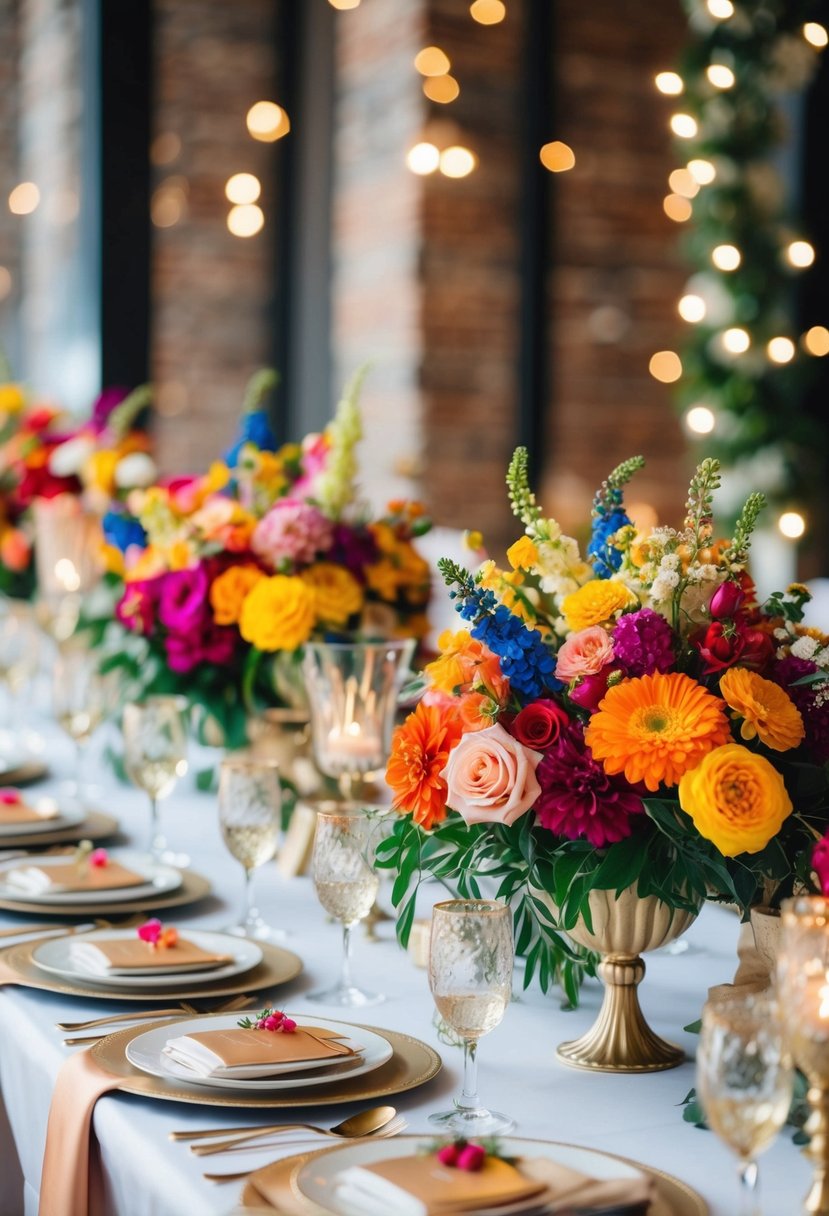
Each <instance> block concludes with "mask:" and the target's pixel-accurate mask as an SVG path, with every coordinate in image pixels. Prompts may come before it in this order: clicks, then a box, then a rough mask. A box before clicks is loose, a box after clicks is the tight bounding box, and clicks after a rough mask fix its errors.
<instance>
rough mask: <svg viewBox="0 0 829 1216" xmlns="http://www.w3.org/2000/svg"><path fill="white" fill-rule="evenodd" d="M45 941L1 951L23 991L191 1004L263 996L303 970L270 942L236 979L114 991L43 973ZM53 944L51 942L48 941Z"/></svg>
mask: <svg viewBox="0 0 829 1216" xmlns="http://www.w3.org/2000/svg"><path fill="white" fill-rule="evenodd" d="M43 940H45V939H43V938H37V939H36V940H35V941H30V942H21V943H20V944H19V945H16V946H7V947H6V949H5V950H0V963H3V964H5V965H6V966H7V967H10V968H11V969H12V971H14V973H15V975H17V976H19V977H20V978H19V983H20V985H21V987H23V988H42V989H44V991H46V992H61V993H64V994H65V995H66V996H82V997H86V998H89V997H92V998H94V999H95V1000H99V1001H141V1002H146V1001H161V1002H162V1003H165V1004H166V1003H168V1002H169V1001H171V1000H172V1001H183V1000H189V999H190V998H192V997H199V998H201V997H212V996H237V995H238V994H239V993H242V992H260V991H262V990H263V989H266V988H276V987H277V986H278V985H280V984H287V983H288V981H289V980H292V979H295V978H296V976H298V975H299V973H300V971H301V970H302V959H301V958H300V957H299V956H298V955H296V954H292V953H291V951H290V950H283V949H282V948H281V946H269V945H268V943H267V942H257V943H256V944H257V946H259V948H260V949H261V951H262V961H261V963H258V964H257V965H256V966H255V967H252V968H251V969H250V971H243V972H242V974H241V975H234V976H232V977H229V978H228V979H225V980H213V981H212V983H211V982H208V981H203V982H201V983H197V982H191V983H190V984H188V983H186V982H184V983H183V984H182V987H181V988H170V987H166V988H159V987H158V985H156V986H155V987H153V986H152V985H151V984H147V985H146V987H144V988H119V989H116V988H111V987H110V986H109V985H107V986H106V987H104V986H103V985H101V986H97V985H95V984H92V983H75V982H73V981H72V980H70V979H68V978H67V977H65V976H59V975H55V974H54V973H53V972H51V971H43V970H42V969H41V968H40V967H38V965H37V963H36V962H35V961H34V958H33V957H32V955H33V953H34V951H35V950H36V949H37V947H38V946H39V945H40V944H41V942H42V941H43ZM49 940H51V939H49Z"/></svg>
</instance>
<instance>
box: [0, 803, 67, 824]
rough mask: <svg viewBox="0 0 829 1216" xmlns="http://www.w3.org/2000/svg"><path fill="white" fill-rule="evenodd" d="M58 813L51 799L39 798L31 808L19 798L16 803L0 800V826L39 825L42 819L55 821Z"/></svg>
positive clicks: (55, 804)
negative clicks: (16, 824) (17, 824)
mask: <svg viewBox="0 0 829 1216" xmlns="http://www.w3.org/2000/svg"><path fill="white" fill-rule="evenodd" d="M59 814H60V812H59V810H58V807H57V803H55V802H53V801H52V799H51V798H41V799H40V801H39V802H36V803H35V804H34V805H33V806H30V805H29V803H28V802H24V801H23V799H22V798H21V799H20V800H19V801H18V802H7V801H3V800H2V799H0V824H3V825H9V826H10V825H12V824H15V823H41V822H42V821H43V820H44V819H57V818H58V816H59Z"/></svg>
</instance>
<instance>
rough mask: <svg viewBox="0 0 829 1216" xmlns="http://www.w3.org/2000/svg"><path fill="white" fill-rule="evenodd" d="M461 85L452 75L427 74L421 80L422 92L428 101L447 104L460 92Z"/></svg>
mask: <svg viewBox="0 0 829 1216" xmlns="http://www.w3.org/2000/svg"><path fill="white" fill-rule="evenodd" d="M460 91H461V86H460V85H459V84H458V82H457V80H456V79H455V77H454V76H448V75H447V76H427V77H426V79H425V80H424V81H423V92H424V93H425V94H426V96H427V97H428V98H429V100H430V101H436V102H438V103H439V104H440V105H442V106H445V105H448V103H449V102H450V101H454V100H455V98H456V97H457V96H458V95H459V94H460Z"/></svg>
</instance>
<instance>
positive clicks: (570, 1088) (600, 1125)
mask: <svg viewBox="0 0 829 1216" xmlns="http://www.w3.org/2000/svg"><path fill="white" fill-rule="evenodd" d="M48 753H49V759H50V762H51V763H52V765H53V771H54V772H55V774H56V778H57V777H60V776H61V774H62V773H63V772H66V771H67V770H68V768H69V752H68V749H67V748H66V747H65V746H64V744H63V742H62V740H59V739H57V738H55V737H53V736H51V735H50V736H49V747H48ZM93 771H97V775H98V777H99V780H100V785H101V790H100V793H99V796H98V799H97V805H99V806H100V808H101V809H102V810H106V811H109V812H112V813H114V814H116V815H117V816H118V817H119V818H120V820H121V822H122V824H123V825H124V828H125V829H126V833H127V835H128V836H129V837H130V838H131V841H132V842H133V843H137V844H139V845H143V844H144V842H145V837H146V829H147V823H146V819H147V812H146V808H145V804H144V800H143V798H142V796H141V795H139V794H138V793H137V792H135V791H133V790H130V789H124V788H123V787H121V786H119V785H117V784H116V783H115V781H114V780H113V779H112V778H110V777H108V776H107V774H106V772H105V771H104V770H103V769H102V768H100V767H99V768H98V769H97V770H93ZM52 788H57V785H56V779H53V782H52ZM162 816H163V823H164V827H165V829H166V831H167V834H168V836H169V838H170V842H171V845H172V846H173V847H174V848H183V849H186V850H187V851H188V852H189V853H190V854H191V856H192V859H193V867H194V868H195V869H197V870H198V871H200V872H201V873H204V874H206V875H208V876H209V877H210V879H211V880H212V882H213V884H214V890H215V892H216V895H215V897H213V898H211V899H209V900H207V901H205V902H204V903H203V904H201V905H197V906H196V907H195V908H193V909H184V910H176V914H175V921H176V923H179V924H193V925H199V926H203V927H205V928H216V927H220V926H221V925H222V924H223V923H227V922H228V919H229V916H230V914H231V907H232V910H233V911H235V910H236V909H235V904H236V901H237V899H238V898H239V896H240V895H241V868H240V867H239V865H238V864H237V863H236V862H234V861H233V860H232V859H231V858H230V857H229V856H228V855H227V854H226V853H225V851H224V849H223V846H222V844H221V841H220V837H219V832H218V827H217V815H216V807H215V799H214V798H212V797H210V796H208V795H202V794H198V793H195V792H194V791H193V789H192V788H191V787H190V786H189V782H185V783H183V784H182V786H181V788H180V789H179V790H178V791H176V792H175V793H174V794H173V796H172V797H171V798H170V799H169V800H168V801H167V802H165V803H164V804H163V806H162ZM256 892H257V896H258V902H259V904H260V907H261V909H262V911H263V912H264V913H265V914H266V915H267V916H268V917H269V918H270V920H271V922H272V923H274V924H279V925H282V926H284V927H286V928H287V929H289V930H290V932H291V937H290V940H289V941H288V942H286V946H288V948H290V949H292V950H295V951H296V952H297V953H298V954H300V955H301V957H302V958H303V960H304V963H305V970H304V972H303V974H302V975H301V976H300V977H299V978H298V979H297V980H295V981H294V982H293V983H292V984H290V985H288V986H287V987H286V988H284V989H283V990H282V991H281V993H280V998H279V999H280V1003H281V1004H282V1005H283V1007H284V1008H286V1009H287V1010H288V1011H289V1012H290V1013H291V1014H292V1015H294V1016H296V1015H297V1014H298V1013H303V1012H304V1011H305V1009H306V1006H305V1005H304V1003H303V993H304V992H307V991H309V990H310V989H311V988H312V987H316V986H319V985H320V984H321V983H324V982H325V981H328V980H331V979H332V978H333V976H334V973H335V971H336V969H337V967H338V962H339V946H340V935H339V931H338V928H337V927H336V926H334V925H331V924H329V923H326V920H325V917H324V915H323V913H322V910H321V909H320V907H319V905H318V904H317V903H316V901H315V898H314V893H313V890H312V888H311V884H310V882H309V881H308V880H307V879H292V880H287V879H284V878H282V877H281V876H280V875H279V874H278V873H277V871H276V869H275V867H274V866H273V865H272V864H271V865H267V866H265V867H263V868H262V869H261V870H260V871H259V873H258V875H257V877H256ZM439 897H440V896H439V894H438V895H436V898H439ZM12 923H14V917H12V916H11V915H9V914H0V924H3V925H6V924H12ZM381 933H384V934H385V935H386V938H387V940H384V941H382V942H381V943H378V944H370V943H368V942H366V941H364V940H363V937H362V934H361V932H360V931H359V930H358V931H357V933H356V934H355V937H356V943H355V945H356V948H355V960H354V965H355V972H356V978H357V980H358V981H359V982H362V983H364V984H365V985H366V986H367V987H371V988H373V989H375V990H381V991H383V992H385V993H386V994H387V996H388V999H387V1001H386V1002H385V1003H384V1004H382V1005H379V1006H377V1007H375V1008H372V1009H369V1010H367V1011H366V1012H365V1015H364V1018H363V1020H364V1021H366V1022H367V1023H370V1024H372V1023H373V1024H375V1025H377V1026H386V1027H389V1028H391V1029H395V1030H402V1031H406V1032H408V1033H409V1034H413V1035H416V1036H418V1037H420V1038H422V1039H425V1040H426V1041H427V1042H429V1043H431V1044H432V1045H433V1046H435V1047H436V1048H437V1049H438V1051H439V1052H440V1053H441V1055H442V1056H443V1060H444V1068H443V1071H442V1073H441V1074H440V1076H439V1077H437V1078H436V1079H435V1080H434V1081H433V1082H431V1084H429V1085H428V1086H426V1087H424V1088H423V1089H421V1090H415V1091H413V1092H411V1093H408V1094H403V1095H401V1096H400V1097H399V1098H397V1099H392V1101H393V1102H394V1103H395V1105H396V1106H397V1107H398V1109H399V1110H401V1111H402V1112H404V1113H405V1115H406V1117H407V1119H408V1121H409V1126H410V1129H411V1130H412V1131H414V1132H416V1133H420V1132H424V1133H425V1132H426V1131H427V1123H426V1116H427V1115H428V1114H429V1112H430V1111H434V1110H436V1109H443V1108H445V1107H446V1106H447V1105H448V1104H449V1102H450V1100H451V1098H452V1096H453V1095H454V1094H455V1093H456V1092H457V1091H458V1088H459V1083H460V1078H461V1057H460V1051H459V1049H457V1048H454V1047H446V1046H444V1045H442V1044H441V1043H440V1042H439V1040H438V1037H437V1034H436V1030H435V1026H434V1022H433V1016H434V1009H433V1005H432V1002H431V999H430V995H429V989H428V984H427V979H426V974H425V972H424V971H422V970H418V969H417V968H415V967H414V966H413V964H412V962H411V961H410V959H409V958H408V957H407V955H406V954H404V953H403V952H402V951H401V950H400V949H399V947H398V946H397V944H396V942H395V941H394V938H393V932H392V926H391V925H385V926H381ZM736 937H737V921H736V918H735V917H733V916H732V915H730V914H729V913H727V912H724V911H722V910H720V909H717V908H713V907H709V908H706V909H705V911H704V913H703V915H702V916H701V917H700V918H699V920H698V921H697V923H696V924H695V925H694V926H693V927H692V928H691V930H690V931H689V932H688V934H687V935H686V940H687V941H688V943H689V947H690V949H689V950H688V952H686V953H685V954H681V955H677V956H671V955H666V954H657V955H649V956H648V960H647V967H648V974H647V977H646V979H645V982H644V984H643V985H642V987H641V989H640V994H641V998H642V1005H643V1007H644V1009H645V1012H646V1015H647V1016H648V1018H649V1020H650V1022H651V1024H652V1026H653V1027H654V1029H655V1030H656V1031H657V1032H658V1033H660V1034H662V1035H664V1036H665V1037H668V1038H671V1039H673V1040H674V1041H675V1042H680V1043H682V1044H683V1045H684V1046H685V1047H686V1049H687V1051H688V1052H689V1053H690V1054H691V1055H693V1051H694V1043H695V1041H694V1037H693V1036H691V1035H687V1034H685V1033H684V1032H683V1031H682V1027H683V1026H685V1025H687V1024H688V1023H690V1022H691V1021H693V1020H694V1019H695V1018H697V1017H698V1015H699V1010H700V1006H701V1003H702V1000H703V999H704V995H705V992H706V990H707V988H708V986H709V985H710V984H713V983H718V982H721V981H725V980H729V979H731V977H732V975H733V972H734V967H735V943H736ZM3 944H6V943H5V942H4V943H3ZM520 985H521V978H520V971H519V972H517V973H516V998H515V1000H514V1002H513V1004H512V1005H511V1007H510V1009H509V1010H508V1013H507V1016H506V1018H505V1019H504V1021H503V1023H502V1025H501V1026H500V1027H498V1028H497V1029H496V1030H495V1031H493V1032H492V1034H490V1035H488V1036H487V1037H486V1038H485V1039H484V1040H483V1041H482V1044H481V1048H480V1052H479V1061H480V1092H481V1097H482V1099H483V1100H484V1101H485V1102H486V1103H488V1104H490V1105H491V1106H492V1107H493V1108H495V1109H497V1110H501V1111H506V1112H509V1113H510V1114H511V1115H513V1116H514V1117H515V1119H516V1120H517V1123H518V1128H517V1132H516V1134H518V1135H525V1136H537V1137H543V1138H548V1139H552V1140H562V1141H566V1142H570V1143H575V1144H583V1145H587V1146H589V1147H591V1148H598V1149H604V1150H607V1151H608V1152H612V1153H616V1154H620V1155H622V1156H626V1157H631V1158H634V1159H637V1160H640V1161H643V1162H647V1163H648V1164H650V1165H654V1166H657V1167H659V1168H660V1169H663V1170H666V1171H668V1172H669V1173H672V1174H675V1175H677V1176H678V1177H680V1178H683V1179H684V1180H685V1181H687V1182H688V1183H690V1184H691V1185H693V1186H694V1187H696V1188H697V1189H698V1190H699V1191H700V1192H701V1194H702V1195H703V1196H704V1197H705V1198H706V1200H707V1201H708V1202H709V1204H710V1205H711V1212H712V1216H733V1213H734V1212H735V1211H736V1209H737V1182H736V1168H735V1165H734V1161H733V1160H732V1158H731V1157H730V1155H729V1153H728V1152H727V1150H726V1149H725V1148H724V1147H723V1146H722V1145H721V1144H720V1143H719V1142H718V1141H717V1140H716V1139H715V1137H714V1136H713V1134H711V1133H709V1132H703V1131H699V1130H697V1129H696V1128H693V1127H691V1126H690V1125H688V1124H686V1123H683V1121H682V1110H681V1107H680V1105H679V1104H680V1102H681V1101H682V1099H683V1098H684V1096H685V1094H686V1093H687V1092H688V1090H689V1089H690V1088H691V1087H692V1086H693V1084H694V1069H693V1064H691V1063H687V1064H685V1065H684V1066H682V1067H681V1068H677V1069H674V1070H672V1071H670V1072H664V1073H655V1074H651V1075H647V1076H641V1077H624V1076H613V1075H607V1074H601V1073H597V1074H591V1073H585V1072H579V1071H577V1070H574V1069H570V1068H567V1067H565V1066H564V1065H562V1064H560V1063H559V1062H558V1061H557V1060H556V1057H555V1047H556V1044H557V1043H558V1042H560V1041H562V1040H564V1039H570V1038H574V1037H576V1036H577V1035H579V1034H581V1033H582V1032H583V1031H584V1030H586V1029H587V1028H588V1026H589V1025H590V1024H591V1022H592V1020H593V1018H594V1016H595V1013H596V1010H597V1008H598V1006H599V1004H600V1000H601V990H600V986H599V985H598V984H597V983H594V982H590V983H588V984H587V985H586V986H585V988H584V991H583V998H582V1004H581V1007H580V1008H579V1009H578V1010H577V1011H575V1012H564V1011H562V1009H561V1008H560V998H559V997H558V996H557V995H555V994H554V995H552V996H548V997H544V996H542V994H541V993H540V992H539V991H538V990H537V989H536V988H533V989H531V990H530V991H529V992H526V993H525V992H522V991H521V987H520ZM123 1008H125V1006H122V1005H118V1006H115V1005H114V1004H111V1003H106V1002H100V1001H84V1000H72V999H68V998H66V997H63V996H59V995H56V994H55V995H53V994H50V993H42V992H35V991H32V990H27V989H23V988H16V987H15V988H7V989H5V990H0V1087H1V1088H2V1098H3V1104H4V1105H5V1110H3V1104H0V1216H18V1214H23V1213H25V1216H33V1214H34V1213H35V1212H36V1211H37V1203H38V1192H39V1179H40V1167H41V1160H42V1155H43V1144H44V1137H45V1129H46V1118H47V1114H48V1110H49V1101H50V1097H51V1093H52V1089H53V1086H54V1082H55V1077H56V1075H57V1072H58V1069H59V1068H60V1066H61V1063H62V1062H63V1060H64V1059H66V1058H67V1056H68V1055H70V1054H71V1052H72V1051H77V1050H80V1049H79V1048H67V1047H64V1046H63V1045H62V1042H61V1040H62V1038H63V1037H64V1036H63V1034H62V1033H61V1032H60V1031H58V1030H56V1028H55V1023H56V1022H58V1021H80V1020H81V1019H84V1018H87V1017H89V1018H92V1017H95V1016H100V1015H102V1014H105V1013H108V1012H114V1011H120V1010H121V1009H123ZM311 1008H312V1010H315V1011H316V1012H317V1014H318V1015H321V1014H322V1013H323V1012H328V1013H329V1014H330V1016H332V1017H336V1016H338V1013H337V1011H335V1010H327V1011H326V1010H324V1009H323V1007H322V1006H312V1007H311ZM339 1016H342V1015H341V1014H340V1015H339ZM348 1113H349V1108H345V1107H337V1108H333V1107H329V1108H325V1109H323V1110H319V1111H313V1110H310V1111H306V1112H305V1113H304V1114H302V1113H300V1114H299V1115H298V1117H300V1118H306V1119H310V1120H311V1121H314V1122H319V1123H323V1124H325V1123H327V1122H331V1123H334V1122H336V1121H337V1120H339V1119H341V1118H343V1117H344V1116H345V1115H346V1114H348ZM251 1115H252V1112H251V1111H239V1112H233V1111H229V1110H227V1109H226V1108H213V1109H211V1108H207V1107H190V1106H186V1105H180V1104H178V1103H168V1102H153V1101H151V1100H149V1099H144V1098H138V1097H133V1096H131V1095H126V1094H125V1095H112V1096H107V1097H105V1098H102V1099H101V1100H100V1101H99V1102H98V1104H97V1107H96V1109H95V1118H94V1128H95V1132H96V1135H97V1139H98V1143H99V1145H100V1152H101V1159H102V1165H103V1176H104V1180H105V1187H106V1195H105V1197H104V1210H105V1212H106V1213H107V1216H194V1214H195V1213H198V1214H199V1216H208V1214H211V1213H216V1214H217V1216H218V1214H224V1213H230V1212H232V1211H233V1209H234V1206H235V1202H236V1199H237V1196H238V1193H239V1184H238V1183H224V1184H220V1185H216V1184H211V1183H209V1182H206V1181H204V1180H203V1178H202V1172H203V1171H204V1170H206V1169H210V1170H227V1171H228V1172H230V1171H231V1170H233V1169H234V1168H235V1169H245V1168H251V1167H252V1166H254V1165H263V1164H265V1163H266V1162H267V1161H268V1160H269V1159H273V1158H275V1157H276V1156H278V1155H279V1154H278V1153H277V1152H275V1151H274V1150H269V1152H267V1153H265V1152H262V1153H257V1154H256V1155H252V1154H250V1153H246V1154H244V1155H242V1154H233V1155H223V1156H219V1157H211V1158H197V1157H194V1156H193V1155H192V1154H191V1153H190V1152H189V1150H188V1147H187V1145H186V1144H183V1143H173V1142H171V1141H170V1140H169V1139H168V1138H167V1133H168V1132H169V1131H171V1130H172V1129H174V1128H185V1127H193V1128H198V1127H211V1126H213V1127H215V1126H224V1125H226V1124H227V1125H230V1124H232V1123H233V1122H234V1120H235V1121H236V1122H238V1123H239V1124H247V1123H252V1122H257V1118H256V1116H255V1115H254V1117H253V1118H251ZM276 1118H277V1121H278V1116H277V1117H276ZM272 1121H274V1118H273V1117H272V1116H271V1115H270V1114H269V1112H264V1113H263V1115H262V1118H261V1122H262V1123H263V1124H264V1123H270V1122H272ZM286 1121H287V1120H286ZM289 1147H290V1149H291V1151H300V1147H299V1146H298V1145H291V1146H289ZM286 1151H288V1146H286ZM761 1176H762V1183H763V1191H764V1208H763V1211H764V1213H765V1214H766V1216H792V1213H795V1212H797V1211H799V1210H800V1208H801V1201H802V1196H803V1195H804V1194H805V1192H806V1189H807V1185H808V1179H809V1168H808V1164H807V1162H806V1161H805V1159H804V1158H803V1156H802V1154H801V1152H800V1150H799V1149H797V1148H796V1147H794V1146H793V1145H792V1143H791V1139H790V1135H789V1132H788V1131H784V1132H783V1134H782V1135H781V1137H780V1138H779V1139H778V1140H777V1142H776V1143H775V1144H774V1145H773V1147H772V1148H771V1149H770V1150H769V1151H768V1152H767V1153H766V1154H765V1155H764V1157H763V1158H762V1161H761ZM47 1216H48V1208H47Z"/></svg>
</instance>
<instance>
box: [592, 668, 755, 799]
mask: <svg viewBox="0 0 829 1216" xmlns="http://www.w3.org/2000/svg"><path fill="white" fill-rule="evenodd" d="M584 737H585V740H586V742H587V743H588V745H589V747H590V750H591V751H592V752H593V755H594V757H595V758H596V759H597V760H600V761H601V762H602V764H603V766H604V769H605V771H606V772H607V773H624V775H625V777H626V778H627V780H628V781H630V782H631V783H632V784H634V785H635V784H636V783H637V782H639V781H643V782H644V783H645V785H646V786H647V788H648V789H649V790H651V791H654V790H657V789H659V786H660V785H676V784H677V782H678V781H679V779H680V777H682V775H683V773H687V772H689V771H690V770H691V769H693V768H696V766H697V765H698V764H699V762H700V761H701V760H702V758H703V756H705V755H707V754H708V752H710V751H712V750H713V748H715V747H721V746H722V745H723V744H725V743H730V742H731V732H730V731H729V729H728V719H727V718H726V716H725V706H724V704H723V702H722V701H721V700H720V699H719V697H715V696H713V695H712V694H711V693H710V692H708V691H707V690H706V689H705V688H703V687H702V685H701V684H697V682H696V680H692V679H691V677H690V676H686V675H684V674H683V673H682V672H679V671H671V672H668V673H667V674H663V673H661V672H654V673H653V675H648V676H641V677H639V678H638V679H633V680H624V681H623V682H622V683H621V684H616V685H614V686H613V687H612V688H609V689H608V690H607V693H606V694H605V696H604V698H603V700H602V701H600V702H599V709H598V712H597V713H595V714H594V715H593V717H592V718H591V719H590V723H589V725H588V727H587V730H586V731H585V735H584Z"/></svg>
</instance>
